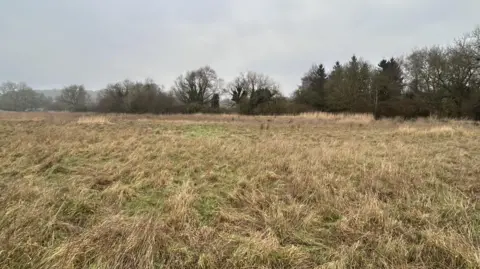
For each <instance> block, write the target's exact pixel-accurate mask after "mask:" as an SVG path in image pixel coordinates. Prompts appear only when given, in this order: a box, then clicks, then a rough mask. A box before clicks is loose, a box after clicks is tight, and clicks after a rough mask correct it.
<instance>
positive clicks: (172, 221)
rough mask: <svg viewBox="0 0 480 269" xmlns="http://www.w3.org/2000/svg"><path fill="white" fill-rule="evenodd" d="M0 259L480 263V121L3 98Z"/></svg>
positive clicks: (55, 263) (167, 264)
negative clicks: (132, 110) (160, 110)
mask: <svg viewBox="0 0 480 269" xmlns="http://www.w3.org/2000/svg"><path fill="white" fill-rule="evenodd" d="M0 190H1V192H0V268H66V269H68V268H85V269H87V268H89V269H100V268H102V269H103V268H125V269H127V268H147V269H148V268H332V269H333V268H405V269H406V268H480V126H478V125H475V124H473V123H472V122H469V121H456V120H438V119H434V118H427V119H419V120H417V121H405V122H404V121H400V120H380V121H375V120H373V119H372V117H371V116H370V115H332V114H326V113H312V114H303V115H299V116H277V117H274V116H258V117H257V116H239V115H202V114H197V115H168V116H156V115H100V114H75V113H47V112H45V113H43V112H42V113H40V112H38V113H37V112H35V113H8V112H5V113H0Z"/></svg>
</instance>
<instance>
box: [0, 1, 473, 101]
mask: <svg viewBox="0 0 480 269" xmlns="http://www.w3.org/2000/svg"><path fill="white" fill-rule="evenodd" d="M479 11H480V1H479V0H457V1H454V0H416V1H415V0H358V1H354V0H337V1H333V0H332V1H327V0H195V1H194V0H178V1H173V0H171V1H166V0H136V1H134V0H76V1H73V0H72V1H65V0H0V13H1V14H0V81H5V80H11V81H25V82H27V83H28V84H29V85H31V86H32V87H34V88H42V89H47V88H53V87H62V86H64V85H67V84H84V85H85V86H86V87H87V88H88V89H90V90H96V89H101V88H102V87H104V86H105V85H106V84H107V83H109V82H116V81H120V80H123V79H125V78H128V79H132V80H143V79H145V78H147V77H150V78H153V79H154V80H155V81H156V82H157V83H159V84H163V85H165V86H166V87H167V88H169V87H170V86H171V85H172V82H173V80H174V79H175V78H176V77H177V76H178V75H179V74H181V73H183V72H185V71H187V70H191V69H196V68H198V67H201V66H204V65H207V64H208V65H210V66H212V67H213V68H214V69H215V70H216V71H217V73H218V75H219V76H220V77H222V78H224V79H225V80H227V81H228V80H230V79H231V78H233V77H234V76H235V75H237V74H238V73H239V72H241V71H247V70H253V71H258V72H262V73H265V74H268V75H270V76H271V77H272V78H274V79H275V80H276V81H278V82H279V83H280V85H281V89H282V91H283V92H284V93H286V94H289V93H291V92H292V91H293V90H294V89H295V88H296V85H298V84H299V83H300V77H301V76H302V75H303V74H304V73H305V72H306V71H307V70H308V69H309V67H310V66H311V65H312V64H313V63H324V64H325V65H326V66H327V67H330V66H331V65H333V63H334V62H335V61H336V60H340V61H341V62H344V61H347V60H348V59H349V58H350V57H351V56H352V55H353V54H356V55H357V56H358V57H361V58H364V59H366V60H369V61H371V62H372V63H377V62H378V61H379V60H380V59H381V58H382V57H391V56H399V55H401V54H404V53H408V52H409V51H411V50H412V49H413V48H414V47H421V46H426V45H431V44H445V43H448V42H451V41H452V40H453V39H454V38H456V37H459V36H461V35H462V34H463V33H465V32H469V31H471V30H473V29H474V27H475V26H476V25H478V24H480V17H479V15H478V14H479Z"/></svg>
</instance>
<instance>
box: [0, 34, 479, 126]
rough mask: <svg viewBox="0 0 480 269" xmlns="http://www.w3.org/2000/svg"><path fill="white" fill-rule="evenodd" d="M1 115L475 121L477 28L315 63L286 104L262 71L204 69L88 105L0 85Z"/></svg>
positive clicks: (106, 94) (75, 92)
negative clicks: (436, 41)
mask: <svg viewBox="0 0 480 269" xmlns="http://www.w3.org/2000/svg"><path fill="white" fill-rule="evenodd" d="M0 109H1V110H10V111H29V110H38V109H48V110H52V109H53V110H70V111H87V110H95V111H99V112H113V113H196V112H206V113H217V112H240V113H243V114H282V113H299V112H302V111H312V110H314V111H327V112H333V113H336V112H341V113H358V112H361V113H372V114H373V115H374V116H375V118H382V117H403V118H406V119H407V118H415V117H418V116H426V115H432V114H433V115H436V116H439V117H455V118H465V117H467V118H472V119H478V120H480V27H477V28H476V29H474V30H473V31H472V32H470V33H468V34H465V35H463V36H461V37H460V38H458V39H456V40H454V42H453V43H452V44H450V45H446V46H431V47H425V48H419V49H414V50H413V51H411V52H410V53H408V54H407V55H405V56H404V57H402V58H395V57H389V58H385V59H379V62H378V63H377V64H375V65H372V64H370V63H369V62H368V61H366V60H364V59H362V58H361V57H358V56H356V55H353V56H351V58H350V59H349V60H348V61H346V62H344V63H341V62H340V61H337V62H335V64H334V65H333V66H332V67H331V68H330V70H327V68H326V67H325V65H324V64H322V63H321V64H314V65H312V66H310V68H309V69H308V70H307V71H306V72H305V73H304V74H303V76H302V77H301V78H300V85H299V86H298V88H297V89H295V90H294V92H293V94H292V96H291V97H289V98H287V97H284V96H282V94H281V92H280V87H279V85H278V83H277V82H275V81H274V80H273V79H272V78H271V77H269V76H268V75H266V74H263V73H261V72H255V71H248V72H242V73H240V74H239V75H238V76H237V77H235V78H234V79H232V81H230V82H229V83H228V84H227V85H226V87H225V88H223V80H222V79H221V78H219V77H218V75H217V73H216V71H215V70H214V69H213V68H212V67H210V66H209V65H206V66H203V67H200V68H198V69H195V70H190V71H187V72H185V73H184V74H181V75H180V76H178V77H177V78H176V79H175V81H174V82H173V87H172V88H171V90H170V91H165V90H164V87H163V86H160V85H158V84H156V83H155V82H153V81H152V80H149V79H147V80H145V81H143V82H138V81H137V82H134V81H130V80H124V81H121V82H117V83H113V84H108V85H107V86H106V87H105V88H104V89H103V90H101V91H100V92H99V94H98V98H97V100H95V103H94V102H93V100H91V98H90V97H89V94H88V93H87V91H86V90H85V87H84V86H83V85H71V86H68V87H65V88H64V89H62V90H61V94H60V96H58V98H56V99H55V100H53V99H52V98H47V97H45V96H44V95H42V94H38V93H37V92H36V91H34V90H33V89H32V88H31V87H29V86H28V85H27V84H26V83H23V82H19V83H15V82H5V83H3V84H1V85H0Z"/></svg>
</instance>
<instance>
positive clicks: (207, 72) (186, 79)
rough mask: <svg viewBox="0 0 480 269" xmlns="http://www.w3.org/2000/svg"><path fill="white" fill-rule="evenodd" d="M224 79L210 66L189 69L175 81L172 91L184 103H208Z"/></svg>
mask: <svg viewBox="0 0 480 269" xmlns="http://www.w3.org/2000/svg"><path fill="white" fill-rule="evenodd" d="M221 83H222V80H221V79H219V78H218V76H217V73H216V72H215V70H213V69H212V68H211V67H210V66H208V65H207V66H204V67H201V68H199V69H197V70H193V71H188V72H187V73H186V74H185V75H180V76H179V77H178V78H177V79H176V80H175V82H174V86H173V87H172V91H173V92H174V94H175V96H176V97H177V99H178V100H179V101H180V102H182V103H184V104H197V105H207V104H209V103H210V101H211V98H212V96H213V95H214V94H215V93H217V92H218V91H219V89H220V87H221Z"/></svg>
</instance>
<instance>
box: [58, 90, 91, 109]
mask: <svg viewBox="0 0 480 269" xmlns="http://www.w3.org/2000/svg"><path fill="white" fill-rule="evenodd" d="M58 101H59V102H60V103H63V104H64V105H65V106H66V108H67V109H68V110H70V111H86V110H87V103H88V102H89V101H90V96H89V94H88V93H87V91H86V90H85V87H84V86H83V85H70V86H67V87H65V88H63V89H62V92H61V95H60V96H59V97H58Z"/></svg>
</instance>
